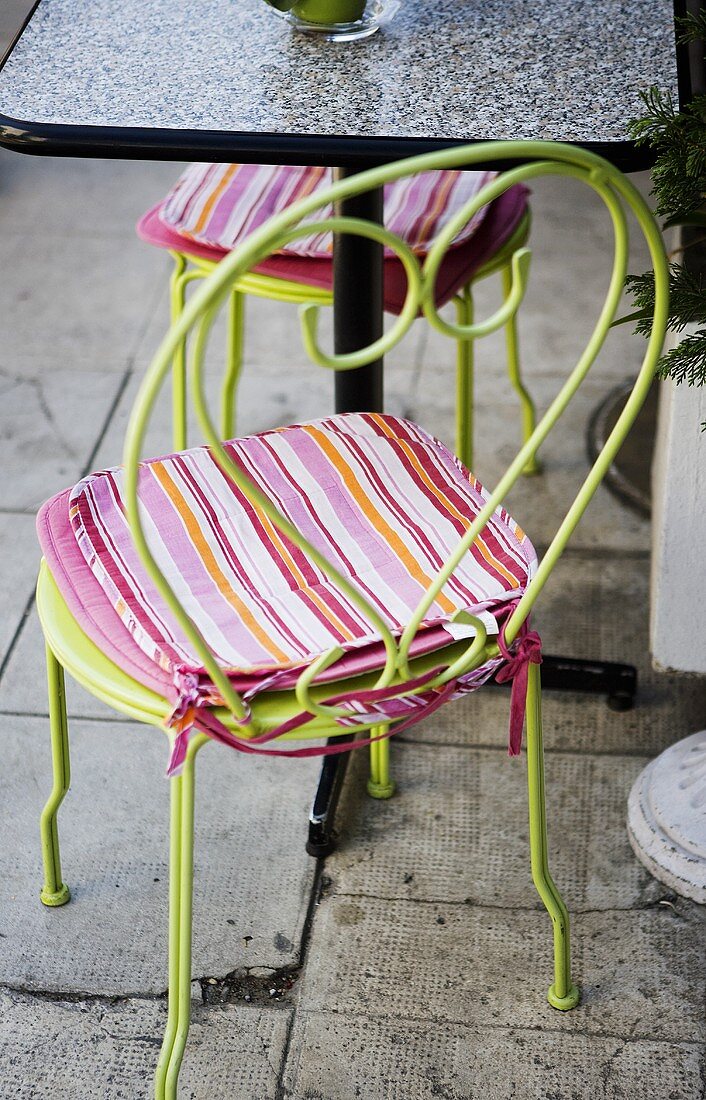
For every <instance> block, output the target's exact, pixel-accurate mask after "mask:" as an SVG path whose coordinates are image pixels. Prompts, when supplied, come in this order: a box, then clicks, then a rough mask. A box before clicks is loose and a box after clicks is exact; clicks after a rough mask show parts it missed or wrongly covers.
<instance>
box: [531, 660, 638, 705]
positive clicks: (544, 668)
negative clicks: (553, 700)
mask: <svg viewBox="0 0 706 1100" xmlns="http://www.w3.org/2000/svg"><path fill="white" fill-rule="evenodd" d="M541 675H542V688H543V689H544V690H549V691H588V692H591V693H592V694H594V695H606V696H607V697H608V699H607V702H608V706H609V707H610V709H611V710H631V709H632V708H633V707H634V706H635V693H636V692H637V669H635V668H633V666H632V665H621V664H618V663H617V662H615V661H586V660H582V659H581V658H579V657H555V656H553V655H550V654H549V653H546V654H545V655H544V656H543V658H542V665H541Z"/></svg>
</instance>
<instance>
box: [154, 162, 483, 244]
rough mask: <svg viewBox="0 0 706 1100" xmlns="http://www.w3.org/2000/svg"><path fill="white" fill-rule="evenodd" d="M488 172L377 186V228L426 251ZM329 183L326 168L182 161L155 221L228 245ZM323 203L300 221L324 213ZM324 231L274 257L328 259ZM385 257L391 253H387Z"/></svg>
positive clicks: (467, 232) (464, 233)
mask: <svg viewBox="0 0 706 1100" xmlns="http://www.w3.org/2000/svg"><path fill="white" fill-rule="evenodd" d="M496 174H497V173H495V172H450V171H449V172H421V173H420V174H419V175H416V176H412V177H410V178H408V179H401V180H396V181H395V182H394V183H390V184H386V186H385V225H386V226H387V228H388V229H390V230H391V231H392V232H393V233H395V234H396V235H397V236H398V237H400V238H401V239H402V240H403V241H405V242H406V243H407V244H408V245H409V246H410V248H411V249H412V250H413V251H414V252H417V253H420V254H424V253H426V252H428V251H429V249H430V248H431V246H432V244H433V243H434V240H435V239H436V237H438V235H439V233H440V232H441V230H442V229H443V228H444V226H445V225H447V224H448V222H449V220H450V219H451V218H452V217H453V215H454V214H456V213H457V212H458V211H459V210H460V209H461V208H462V207H463V205H464V204H465V203H467V202H468V201H469V200H470V199H472V198H473V196H474V195H476V194H477V193H478V192H479V191H480V190H481V188H482V187H483V186H484V184H486V183H488V182H489V181H490V180H491V179H493V178H494V177H495V175H496ZM332 182H333V179H332V174H331V169H330V168H315V167H294V166H291V165H269V164H190V165H189V167H188V168H187V169H186V171H185V172H183V173H182V175H181V176H180V177H179V179H178V180H177V182H176V183H175V185H174V187H173V188H172V189H171V191H170V192H169V194H168V195H167V196H166V198H165V200H164V202H163V203H162V205H161V207H160V209H159V218H160V219H161V221H162V222H163V223H164V224H165V225H166V226H168V227H169V228H170V229H171V230H173V231H174V232H176V233H179V234H180V235H181V236H182V237H186V238H187V239H188V240H192V241H198V242H199V243H200V244H206V245H209V246H211V247H217V248H224V249H226V250H230V249H232V248H234V247H235V245H236V244H238V242H240V241H242V240H244V238H245V237H247V236H248V234H250V233H252V232H253V230H255V229H257V228H259V226H261V225H263V224H264V223H265V222H266V221H267V219H268V218H270V217H272V216H273V215H274V214H278V213H280V212H281V211H283V210H285V209H287V208H288V207H289V206H291V205H292V203H293V202H296V200H297V199H303V198H305V197H306V196H308V195H312V194H315V193H316V192H317V191H319V192H323V191H324V190H325V189H326V188H327V187H329V186H330V185H331V183H332ZM486 210H487V207H483V208H482V209H481V210H479V211H478V213H477V214H475V215H474V217H473V218H470V219H469V220H468V222H467V223H466V224H465V225H464V227H463V229H462V230H461V231H460V232H459V233H458V234H457V236H456V237H455V238H454V241H453V244H454V245H458V244H462V243H463V242H464V241H467V240H468V239H469V238H470V237H472V236H473V234H474V233H475V232H476V230H477V229H478V227H479V225H480V224H481V222H482V220H483V218H484V216H485V213H486ZM332 213H333V211H332V208H331V207H330V206H326V207H323V208H322V209H321V210H320V211H317V212H316V213H315V214H312V215H310V216H309V217H308V218H305V219H303V220H302V225H306V222H307V221H309V222H312V221H317V220H319V219H321V218H329V217H331V215H332ZM332 249H333V240H332V235H331V233H310V234H309V235H308V236H303V237H301V238H299V239H298V240H296V241H293V242H292V243H291V244H289V245H288V246H286V247H285V248H283V249H281V250H280V254H282V255H287V254H290V255H296V256H307V257H312V258H317V257H325V258H330V257H331V253H332ZM390 254H391V253H390Z"/></svg>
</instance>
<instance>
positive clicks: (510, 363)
mask: <svg viewBox="0 0 706 1100" xmlns="http://www.w3.org/2000/svg"><path fill="white" fill-rule="evenodd" d="M502 275H503V296H504V298H508V296H509V294H510V291H511V290H512V268H511V266H510V264H507V266H506V267H504V268H503V272H502ZM505 346H506V349H507V372H508V375H509V377H510V381H511V383H512V385H513V387H514V388H515V392H516V393H517V396H518V397H519V399H520V404H521V406H522V442H523V443H526V442H527V440H528V439H529V437H530V436H531V435H532V432H533V431H534V429H535V426H536V424H537V410H536V409H535V407H534V401H533V400H532V398H531V397H530V395H529V392H528V390H527V389H526V388H525V386H524V384H523V382H522V377H521V375H520V347H519V340H518V336H517V314H513V315H512V317H510V319H509V321H508V322H507V323H506V325H505ZM541 469H542V466H541V463H540V462H539V460H538V458H537V456H536V455H532V458H530V459H529V460H528V461H527V463H526V465H525V467H524V469H523V471H522V472H523V474H538V473H540V472H541Z"/></svg>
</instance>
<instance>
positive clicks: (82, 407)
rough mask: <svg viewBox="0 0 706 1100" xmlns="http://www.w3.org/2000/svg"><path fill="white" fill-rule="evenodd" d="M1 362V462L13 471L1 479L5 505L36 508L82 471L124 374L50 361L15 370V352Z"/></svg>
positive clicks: (6, 507)
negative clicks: (57, 363)
mask: <svg viewBox="0 0 706 1100" xmlns="http://www.w3.org/2000/svg"><path fill="white" fill-rule="evenodd" d="M2 362H3V365H2V366H0V402H2V410H3V423H4V429H3V432H2V434H1V435H0V467H1V468H2V469H3V470H6V471H12V476H11V477H9V476H8V477H4V478H3V479H2V483H1V484H0V508H1V509H3V510H5V511H7V510H10V509H11V510H16V511H27V512H34V511H36V509H37V508H38V506H39V505H40V504H41V503H42V501H44V500H46V499H47V498H48V497H49V496H51V495H52V493H55V492H58V491H59V490H60V489H63V488H65V487H66V486H67V485H71V484H72V483H73V482H75V481H77V480H78V479H79V477H80V476H81V474H82V471H83V469H84V466H85V464H86V462H87V461H88V459H89V456H90V454H91V452H92V450H93V448H94V446H95V445H96V443H97V442H98V439H99V436H100V433H101V430H102V428H103V425H104V424H105V421H106V418H107V417H108V414H109V412H110V409H111V406H112V404H113V402H114V400H115V398H116V396H117V394H118V390H119V387H120V384H121V382H122V378H121V375H120V374H118V373H116V372H114V371H101V370H96V371H91V372H90V373H89V372H85V371H77V370H72V369H67V368H65V367H63V366H59V365H56V366H53V367H52V368H51V369H47V366H48V365H47V363H46V362H45V363H44V364H43V365H42V364H36V363H35V364H34V366H33V367H32V368H31V370H27V371H22V372H20V373H15V367H14V360H13V359H12V357H11V356H10V355H7V354H3V357H2Z"/></svg>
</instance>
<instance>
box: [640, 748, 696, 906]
mask: <svg viewBox="0 0 706 1100" xmlns="http://www.w3.org/2000/svg"><path fill="white" fill-rule="evenodd" d="M628 835H629V837H630V843H631V844H632V846H633V849H634V851H635V855H636V856H637V858H638V859H639V860H640V861H641V862H642V863H644V865H645V867H646V868H647V869H648V871H649V872H650V873H651V874H653V875H654V877H655V878H657V879H659V881H660V882H663V883H664V884H665V885H666V886H669V887H670V888H671V889H672V890H674V891H675V892H676V893H677V894H681V895H682V896H683V897H685V898H691V899H692V900H693V901H698V902H700V903H701V904H702V905H704V904H706V730H701V731H700V732H699V733H692V734H691V736H690V737H685V738H684V739H683V741H678V742H677V744H676V745H672V746H671V747H670V748H668V749H666V751H665V752H663V753H662V754H661V756H658V757H657V758H656V759H655V760H653V761H652V762H651V763H650V764H648V765H647V767H646V768H645V769H644V771H642V772H641V773H640V775H639V776H638V777H637V779H636V781H635V784H634V786H633V788H632V791H631V792H630V797H629V799H628Z"/></svg>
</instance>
